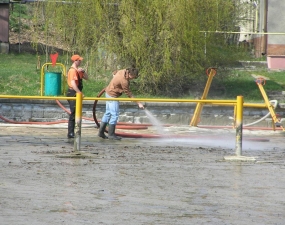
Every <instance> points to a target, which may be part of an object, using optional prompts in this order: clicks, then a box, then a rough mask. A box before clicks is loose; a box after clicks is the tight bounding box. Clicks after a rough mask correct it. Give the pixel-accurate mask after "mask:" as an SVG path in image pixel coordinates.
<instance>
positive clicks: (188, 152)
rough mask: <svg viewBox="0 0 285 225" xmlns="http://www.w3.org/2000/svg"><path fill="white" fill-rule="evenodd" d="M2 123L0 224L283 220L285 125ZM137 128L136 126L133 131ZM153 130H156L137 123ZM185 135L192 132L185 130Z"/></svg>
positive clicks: (167, 224)
mask: <svg viewBox="0 0 285 225" xmlns="http://www.w3.org/2000/svg"><path fill="white" fill-rule="evenodd" d="M66 130H67V129H66V127H53V126H28V125H18V126H17V125H7V124H1V125H0V175H1V179H0V221H1V222H0V224H1V225H6V224H7V225H8V224H9V225H10V224H13V225H14V224H17V225H18V224H23V225H33V224H35V225H39V224H68V225H73V224H100V225H105V224H122V225H140V224H147V225H149V224H151V225H152V224H153V225H156V224H163V225H176V224H177V225H184V224H187V225H188V224H217V225H222V224H225V225H228V224H238V225H243V224H244V225H248V224H258V225H261V224H275V225H276V224H278V225H279V224H280V225H281V224H282V225H283V224H284V223H285V222H284V221H285V147H284V134H283V133H284V132H279V131H275V132H274V131H246V130H244V132H243V145H242V155H243V156H247V157H254V158H255V159H256V160H254V161H228V160H224V157H226V156H232V155H235V131H234V130H227V129H203V128H190V127H188V126H184V127H183V126H180V127H169V128H167V132H168V133H169V134H182V135H184V136H183V138H178V137H177V136H175V137H172V136H171V135H170V136H169V137H167V138H164V139H159V138H151V139H146V138H124V139H122V140H121V141H110V140H103V139H100V138H98V137H96V135H97V132H98V130H97V129H96V128H92V127H91V128H90V127H87V128H84V127H83V128H82V138H81V145H80V146H81V148H80V154H77V153H76V152H73V149H74V145H73V140H68V139H67V138H66ZM131 132H137V131H131ZM140 132H145V133H151V132H155V131H151V130H147V131H140ZM187 135H189V137H186V136H187Z"/></svg>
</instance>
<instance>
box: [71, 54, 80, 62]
mask: <svg viewBox="0 0 285 225" xmlns="http://www.w3.org/2000/svg"><path fill="white" fill-rule="evenodd" d="M71 60H72V61H76V60H83V58H82V57H81V56H80V55H73V56H72V57H71Z"/></svg>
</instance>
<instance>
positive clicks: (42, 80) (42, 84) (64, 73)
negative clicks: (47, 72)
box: [41, 63, 66, 96]
mask: <svg viewBox="0 0 285 225" xmlns="http://www.w3.org/2000/svg"><path fill="white" fill-rule="evenodd" d="M47 65H52V63H45V64H44V65H43V66H42V69H41V96H43V93H44V67H45V66H47ZM55 65H57V66H61V67H62V68H63V70H62V71H63V74H62V76H63V78H64V79H63V91H62V93H63V94H64V95H65V84H66V68H65V66H64V65H63V64H62V63H56V64H55Z"/></svg>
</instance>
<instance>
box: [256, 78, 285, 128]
mask: <svg viewBox="0 0 285 225" xmlns="http://www.w3.org/2000/svg"><path fill="white" fill-rule="evenodd" d="M256 84H257V86H258V87H259V90H260V92H261V94H262V97H263V99H264V101H265V104H266V106H267V108H268V110H269V112H270V114H271V117H272V120H273V123H272V126H273V130H275V126H278V127H281V128H282V130H283V131H284V130H285V129H284V128H283V126H282V125H281V123H280V121H279V119H278V118H277V115H276V113H275V111H274V108H273V106H272V105H271V103H270V101H269V99H268V97H267V94H266V92H265V90H264V88H263V85H265V79H263V78H258V79H257V80H256Z"/></svg>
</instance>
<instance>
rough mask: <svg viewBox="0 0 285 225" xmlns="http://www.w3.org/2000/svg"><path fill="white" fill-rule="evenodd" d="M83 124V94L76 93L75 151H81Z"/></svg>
mask: <svg viewBox="0 0 285 225" xmlns="http://www.w3.org/2000/svg"><path fill="white" fill-rule="evenodd" d="M81 122H82V92H80V93H76V105H75V129H74V130H75V132H74V133H75V135H74V151H75V152H76V151H80V145H81Z"/></svg>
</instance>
